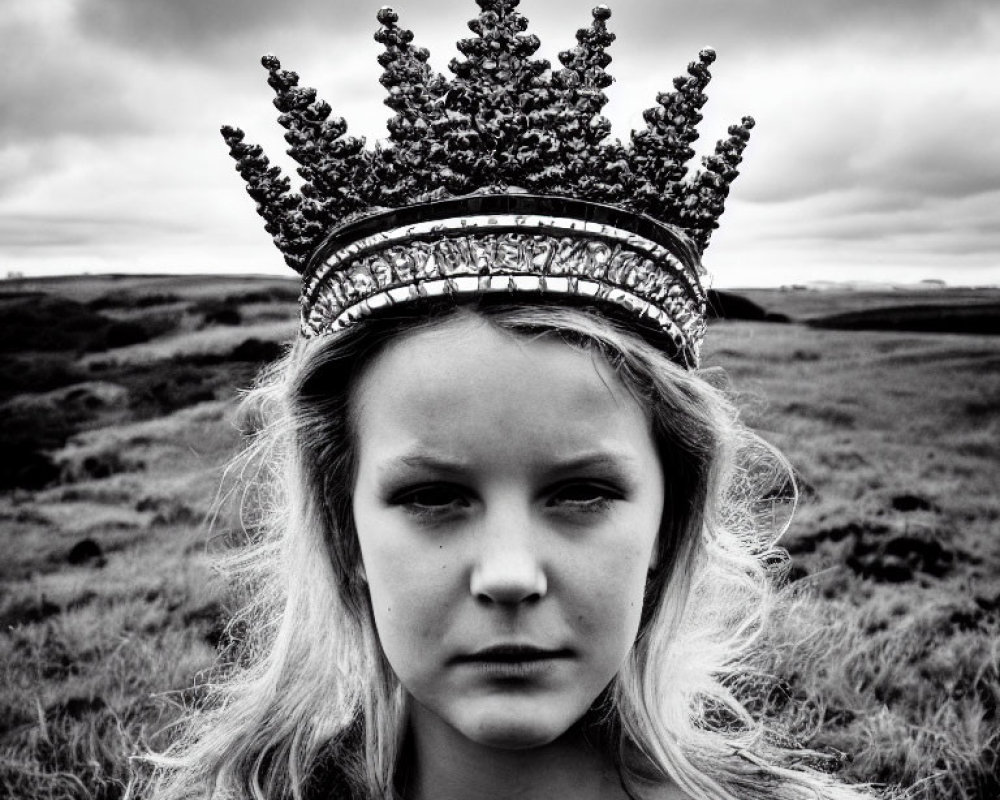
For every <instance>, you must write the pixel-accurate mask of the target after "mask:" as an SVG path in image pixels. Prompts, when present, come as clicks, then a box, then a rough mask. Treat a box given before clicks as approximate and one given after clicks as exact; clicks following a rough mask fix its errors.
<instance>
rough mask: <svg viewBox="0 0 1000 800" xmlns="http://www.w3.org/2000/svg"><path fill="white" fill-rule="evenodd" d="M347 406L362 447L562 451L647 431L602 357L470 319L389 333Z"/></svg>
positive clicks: (636, 407) (644, 420) (630, 398)
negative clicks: (350, 405)
mask: <svg viewBox="0 0 1000 800" xmlns="http://www.w3.org/2000/svg"><path fill="white" fill-rule="evenodd" d="M353 412H354V415H355V423H356V431H357V433H358V435H359V445H360V448H361V450H362V451H365V450H366V449H371V448H372V447H376V448H377V449H379V450H383V451H386V452H387V451H389V450H392V451H395V452H399V453H402V452H404V451H412V450H417V451H420V450H426V449H432V450H435V451H441V450H446V451H447V450H450V451H451V452H453V453H455V454H463V453H472V452H475V453H486V454H489V453H497V454H498V455H499V454H500V453H515V452H516V453H521V454H522V455H528V454H534V453H538V454H541V453H542V452H551V453H552V455H553V456H557V455H558V454H563V455H566V456H568V455H569V454H570V453H572V452H576V451H585V450H594V449H595V448H596V449H601V448H613V447H615V443H616V442H618V443H620V442H622V441H629V440H631V439H634V438H635V437H636V436H637V435H642V436H645V437H647V438H648V436H649V433H648V431H649V421H648V414H647V412H646V411H645V410H644V409H643V408H642V407H641V406H640V404H639V403H638V402H637V401H636V400H635V399H634V397H633V396H632V395H631V393H630V392H629V391H628V389H627V388H626V387H625V386H624V385H623V384H622V382H621V380H620V379H619V378H618V376H617V375H616V374H615V372H614V370H613V369H612V368H611V367H610V365H609V364H608V363H607V362H606V361H605V360H604V359H603V358H602V357H601V356H599V355H598V354H595V353H591V352H588V351H586V350H584V349H581V348H578V347H573V346H571V345H568V344H566V343H565V342H562V341H559V340H557V339H555V338H552V337H527V336H520V335H515V334H511V333H509V332H506V331H501V330H497V329H496V328H495V327H493V326H492V325H489V324H486V323H483V322H482V321H479V320H455V321H452V322H449V323H448V324H447V325H443V326H441V327H440V328H434V329H430V330H423V331H418V332H415V333H413V334H410V335H407V336H404V337H401V338H400V339H398V340H397V341H395V342H394V343H393V344H392V345H391V346H390V347H388V348H386V349H385V350H384V351H383V352H382V353H381V354H380V355H379V356H377V357H376V358H375V359H374V361H373V362H372V363H371V364H370V365H369V366H368V368H367V369H366V371H365V373H364V375H363V377H362V379H361V380H360V381H359V384H358V386H357V387H356V389H355V393H354V396H353ZM553 451H554V452H553Z"/></svg>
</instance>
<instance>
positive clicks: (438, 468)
mask: <svg viewBox="0 0 1000 800" xmlns="http://www.w3.org/2000/svg"><path fill="white" fill-rule="evenodd" d="M635 462H636V457H635V456H634V455H632V454H631V453H628V452H627V451H624V450H620V449H613V450H596V451H593V452H584V453H578V454H573V455H571V456H568V457H566V458H562V459H560V458H555V459H553V460H552V461H550V462H549V463H547V464H545V465H544V469H545V471H546V472H551V473H555V474H562V473H569V472H577V471H586V470H605V471H609V472H615V473H619V472H624V471H628V470H629V469H630V468H631V467H632V465H633V464H635ZM469 467H470V464H469V462H467V461H464V460H462V459H460V458H453V457H450V456H446V455H443V454H439V453H433V452H410V453H403V454H402V455H399V456H396V457H394V458H391V459H388V460H387V461H385V462H384V463H383V464H381V465H380V466H379V469H378V471H379V473H381V474H383V475H386V476H391V475H393V474H395V473H398V472H401V471H404V470H406V469H423V470H431V471H434V472H440V473H445V474H458V473H461V472H463V471H465V470H468V469H469Z"/></svg>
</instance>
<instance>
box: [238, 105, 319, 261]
mask: <svg viewBox="0 0 1000 800" xmlns="http://www.w3.org/2000/svg"><path fill="white" fill-rule="evenodd" d="M221 133H222V138H223V139H224V140H225V142H226V144H227V145H229V154H230V155H231V156H232V157H233V158H234V159H235V160H236V169H237V171H238V172H239V173H240V175H241V176H242V178H243V180H244V181H246V184H247V194H249V195H250V196H251V197H252V198H253V199H254V201H255V202H256V203H257V213H258V214H260V216H261V217H263V218H264V223H265V224H264V229H265V230H266V231H267V232H268V233H269V234H271V238H272V239H273V240H274V243H275V245H277V247H278V249H279V250H281V251H282V253H284V255H285V263H286V264H288V266H290V267H291V268H292V269H294V270H295V271H296V272H302V271H303V270H304V269H305V261H306V257H307V256H308V255H309V251H310V250H311V249H312V247H313V246H315V243H314V242H311V241H309V240H307V239H304V238H303V237H302V235H301V231H300V226H299V225H298V210H299V204H300V202H301V199H302V198H301V197H299V196H298V195H294V194H292V193H291V191H290V189H289V186H290V183H289V180H288V177H287V176H285V175H282V174H281V168H280V167H272V166H271V164H270V162H269V161H268V158H267V156H265V155H264V151H263V149H262V148H261V146H260V145H257V144H248V143H246V142H244V141H243V140H244V137H245V134H244V133H243V131H242V130H240V129H239V128H234V127H231V126H229V125H223V126H222V129H221Z"/></svg>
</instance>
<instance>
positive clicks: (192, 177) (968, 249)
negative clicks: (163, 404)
mask: <svg viewBox="0 0 1000 800" xmlns="http://www.w3.org/2000/svg"><path fill="white" fill-rule="evenodd" d="M590 5H591V3H590V2H589V1H588V2H586V3H583V2H579V0H550V1H549V2H547V3H545V4H544V6H543V4H542V3H541V2H540V1H539V0H524V2H522V3H521V6H520V10H521V11H522V12H523V13H524V14H525V15H526V16H528V18H529V19H530V20H531V22H532V26H531V30H532V32H534V33H537V34H538V35H539V36H540V37H541V39H542V51H541V52H540V54H539V55H541V56H543V57H546V58H549V59H550V60H552V61H553V62H556V61H557V56H558V52H559V51H560V50H561V49H564V48H566V47H568V46H571V45H572V44H573V42H574V32H575V29H576V28H577V27H580V26H582V25H585V24H587V22H588V21H589V10H590ZM611 5H612V9H613V11H614V15H613V17H612V19H611V21H610V23H609V24H610V27H611V28H612V30H614V31H615V33H617V34H618V40H617V42H616V43H615V45H614V46H613V48H612V51H611V53H612V56H613V57H614V62H613V64H612V66H611V71H612V73H613V74H614V75H615V76H616V78H617V81H616V83H615V84H614V85H613V86H612V87H611V88H610V89H609V91H608V94H609V97H610V98H611V102H610V103H609V105H608V108H607V109H606V113H607V114H608V116H609V117H610V118H611V120H612V124H613V134H614V135H615V136H618V137H621V138H626V137H627V136H628V134H629V131H630V130H631V129H632V128H633V127H635V126H638V125H642V116H641V114H642V110H643V108H645V107H648V106H649V105H651V104H652V103H653V102H654V101H655V97H656V93H657V92H658V91H661V90H664V89H668V88H669V87H670V81H671V78H672V77H673V76H674V75H677V74H682V73H683V71H684V68H685V65H686V64H687V62H688V61H689V60H691V59H692V58H693V57H694V56H695V55H696V53H697V51H698V49H699V48H700V47H702V46H704V45H706V44H711V45H712V46H714V47H715V48H716V49H717V50H718V51H719V60H718V62H717V63H716V65H715V66H714V67H713V75H714V79H713V82H712V84H711V85H710V87H709V92H708V93H709V97H710V101H709V104H708V106H707V107H706V114H705V120H704V122H703V124H702V126H701V130H702V139H701V140H700V141H699V143H698V145H697V146H698V148H699V152H701V153H704V152H707V151H708V150H710V149H711V147H712V144H713V143H714V140H715V139H716V138H717V137H718V136H720V135H724V134H725V129H726V126H727V125H728V124H729V123H731V122H733V121H736V120H738V119H739V117H740V116H741V115H743V114H745V113H752V114H753V115H754V116H755V117H756V118H757V120H758V127H757V129H756V130H755V131H754V135H753V138H752V140H751V143H750V146H749V148H748V150H747V152H746V159H745V161H744V164H743V167H742V168H741V172H742V175H741V177H740V179H739V180H738V181H737V183H736V184H735V186H734V190H733V194H732V196H731V200H730V203H729V207H728V209H727V212H726V215H725V216H724V217H723V220H722V229H721V230H720V231H719V232H718V233H717V234H716V236H715V237H714V239H713V243H712V246H711V248H710V249H709V250H708V252H707V254H706V266H707V267H708V268H709V270H710V271H711V272H713V273H714V274H715V275H716V284H717V285H737V284H741V283H742V284H767V283H781V282H802V281H806V280H817V279H837V278H852V277H872V278H879V279H881V278H884V279H887V280H910V279H912V280H916V279H922V278H928V277H936V278H943V279H945V280H951V281H954V282H968V281H971V282H991V283H998V282H1000V233H998V231H1000V219H998V217H1000V212H998V210H997V209H998V208H1000V137H998V136H996V130H997V129H998V127H1000V85H998V83H997V81H996V80H995V78H994V76H995V75H998V74H1000V6H998V4H997V3H996V2H994V0H950V1H948V2H946V1H945V0H874V1H872V0H840V1H839V2H837V3H831V2H828V0H801V1H800V2H796V3H788V2H786V0H755V1H754V2H742V1H739V0H701V2H697V3H688V4H684V5H683V7H682V5H681V4H674V3H670V4H668V3H660V2H653V0H642V1H641V2H638V1H636V0H621V1H620V2H618V3H613V4H611ZM396 9H397V11H399V13H400V17H401V24H403V25H405V26H406V27H410V28H412V29H414V31H415V33H416V36H417V40H418V42H419V43H420V44H424V45H426V46H427V47H429V48H430V49H431V54H432V56H431V63H432V64H433V65H434V66H435V67H436V68H438V69H440V70H442V71H445V70H446V68H447V63H448V61H449V60H450V59H451V57H452V56H453V55H455V52H456V51H455V47H454V42H455V40H456V39H457V38H459V37H462V36H465V35H467V33H468V31H467V28H466V22H467V20H468V19H469V18H470V17H472V16H473V15H474V13H475V12H476V10H477V9H476V6H475V4H474V3H472V2H471V1H470V2H459V1H458V0H430V2H423V1H421V2H416V0H413V1H412V2H401V3H398V4H397V5H396ZM376 11H377V4H375V3H373V4H370V5H368V4H364V3H357V2H351V3H342V2H331V0H322V1H321V0H309V1H308V2H292V3H289V4H284V5H281V4H278V3H274V2H273V1H272V0H173V1H172V2H162V0H75V2H66V1H65V0H33V2H32V3H22V4H18V5H16V6H15V4H5V5H4V6H3V7H0V36H2V38H3V41H4V42H5V48H6V55H7V57H8V60H9V63H10V64H12V65H13V69H10V68H9V69H8V70H6V73H5V75H4V77H3V78H2V79H0V81H2V82H0V103H2V106H3V108H4V109H5V113H4V114H3V115H0V253H2V254H3V259H4V261H3V265H4V269H5V270H6V271H22V272H28V273H35V274H37V273H39V272H48V271H72V270H74V269H80V268H81V266H80V265H81V264H84V265H86V268H87V269H114V270H118V271H126V270H128V269H131V268H133V267H134V268H140V266H141V268H143V269H147V270H149V269H153V270H174V269H176V270H179V271H190V270H191V269H204V270H212V269H227V270H233V269H239V270H244V271H274V272H281V271H282V270H283V269H284V267H283V265H282V261H281V258H280V256H279V255H278V254H277V252H276V251H274V250H273V248H271V246H270V244H269V240H268V237H267V235H266V233H264V231H263V230H262V227H261V224H260V222H259V220H258V218H257V217H256V215H255V214H254V212H253V205H252V203H251V201H250V200H249V198H247V197H246V195H245V193H244V192H243V189H242V185H241V182H240V180H239V178H238V176H237V175H236V174H235V172H234V171H233V166H232V163H231V161H229V159H228V157H227V155H226V152H225V147H224V146H223V144H222V142H221V140H220V138H219V135H218V126H219V124H220V123H222V122H226V123H231V124H238V125H240V126H241V127H243V128H244V129H246V130H247V132H248V136H249V138H250V139H252V140H253V141H259V142H260V143H261V144H263V145H264V147H265V148H266V149H267V151H268V153H269V154H270V155H271V156H272V158H274V159H275V160H276V161H277V162H278V163H280V164H282V166H284V167H285V168H286V170H288V171H289V172H291V169H290V166H291V165H290V164H289V163H288V160H287V158H286V157H285V156H284V155H283V152H282V151H283V149H284V147H285V145H284V143H283V141H282V139H281V131H280V129H279V128H278V126H277V125H276V123H275V116H276V112H275V110H274V109H273V107H272V106H271V104H270V96H271V95H270V90H269V89H268V88H267V86H266V80H265V79H266V73H265V72H264V70H263V69H262V68H261V67H260V66H259V63H258V59H259V56H260V55H261V54H262V53H264V52H275V53H277V54H278V55H279V56H281V58H282V62H283V63H284V64H285V66H287V67H289V68H292V69H295V70H297V71H298V72H300V73H301V75H302V79H303V82H304V83H306V84H309V85H314V86H316V87H317V88H318V89H319V90H320V95H321V96H322V97H324V98H325V99H327V100H328V101H330V102H331V104H332V105H333V106H334V109H335V112H336V113H337V114H342V115H344V116H345V117H346V118H347V119H348V122H349V124H350V126H351V130H352V132H353V133H356V134H362V135H365V136H366V137H367V138H368V140H369V144H371V143H372V141H373V140H374V139H376V138H379V137H383V136H384V135H385V128H384V121H385V119H386V117H387V116H388V113H389V112H388V110H387V109H386V108H385V107H384V106H382V105H381V103H380V100H381V92H382V90H381V87H380V86H379V85H378V82H377V80H378V75H379V67H378V65H377V63H376V60H375V59H376V56H377V54H378V47H377V45H376V44H375V43H374V42H373V41H372V33H373V31H374V29H375V28H376V27H377V25H376V23H375V20H374V15H375V12H376Z"/></svg>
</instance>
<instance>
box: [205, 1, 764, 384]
mask: <svg viewBox="0 0 1000 800" xmlns="http://www.w3.org/2000/svg"><path fill="white" fill-rule="evenodd" d="M477 2H478V4H479V6H480V8H481V12H480V14H479V16H478V17H477V18H476V19H474V20H472V21H471V22H470V23H469V27H470V29H471V30H472V32H473V33H474V34H475V36H474V37H473V38H469V39H463V40H461V41H460V42H459V43H458V49H459V50H460V51H461V53H462V54H463V55H464V56H465V58H464V59H458V58H456V59H453V60H452V62H451V64H450V68H451V71H452V72H453V73H454V76H455V77H454V78H453V79H452V80H450V81H449V80H446V79H445V78H444V77H442V76H441V75H439V74H437V73H435V72H433V71H432V70H431V69H430V67H429V66H428V65H427V59H428V52H427V50H426V49H424V48H420V47H415V46H413V44H412V41H413V34H412V33H411V32H410V31H408V30H406V29H404V28H400V27H398V25H397V24H396V23H397V21H398V16H397V15H396V13H395V12H394V11H393V10H392V9H391V8H382V9H381V10H379V12H378V20H379V22H380V23H381V24H382V28H381V30H379V31H378V32H377V33H376V34H375V39H376V41H378V42H379V43H381V44H383V45H384V47H385V51H384V52H383V53H382V54H380V56H379V63H380V64H381V65H382V67H383V68H384V72H383V74H382V77H381V83H382V85H383V86H385V87H386V89H387V90H388V93H389V96H388V98H387V99H386V101H385V102H386V104H387V105H388V106H389V107H390V108H391V109H392V110H393V111H394V112H395V115H394V116H393V117H392V118H391V119H390V120H389V121H388V130H389V140H390V141H389V144H388V145H387V146H380V145H379V144H376V146H375V148H374V149H373V150H366V149H365V143H364V140H363V139H359V138H356V137H353V136H348V135H346V131H347V125H346V123H345V122H344V120H343V119H341V118H339V117H332V116H331V115H330V114H331V109H330V106H329V105H328V104H327V103H326V102H324V101H322V100H318V99H317V98H316V90H315V89H310V88H307V87H304V86H300V85H299V78H298V75H297V74H296V73H294V72H290V71H287V70H283V69H282V68H281V64H280V63H279V62H278V59H277V58H275V57H274V56H270V55H268V56H264V58H263V59H262V63H263V65H264V66H265V67H266V68H267V70H268V83H269V84H270V86H271V87H272V88H273V89H274V91H275V93H276V95H277V96H276V98H275V100H274V105H275V106H276V107H277V108H278V110H279V111H280V112H281V116H280V117H279V118H278V121H279V122H280V124H281V125H282V126H283V127H284V128H285V129H286V133H285V140H286V141H287V142H288V143H289V145H290V148H289V150H288V154H289V155H290V156H291V157H292V158H293V159H294V160H295V161H296V162H297V163H298V164H299V167H298V173H299V175H300V176H301V178H302V179H303V183H302V187H301V190H300V192H299V193H298V194H295V193H293V192H292V191H291V187H290V181H289V179H288V178H287V177H286V176H284V175H282V173H281V170H280V168H279V167H276V166H272V165H271V164H270V162H269V161H268V159H267V157H266V156H265V155H264V153H263V151H262V149H261V148H260V147H259V146H258V145H252V144H247V143H246V142H244V134H243V131H241V130H239V129H238V128H232V127H229V126H224V127H223V128H222V134H223V137H224V138H225V140H226V143H227V144H228V145H229V148H230V154H231V155H232V156H233V158H235V159H236V161H237V169H238V171H239V172H240V174H241V175H242V176H243V178H244V180H245V181H246V183H247V191H248V192H249V194H250V196H251V197H252V198H253V199H254V200H255V201H256V202H257V211H258V213H259V214H260V215H261V216H262V217H263V218H264V220H265V221H266V225H265V227H266V229H267V231H268V233H270V234H271V235H272V236H273V238H274V242H275V244H276V245H277V247H278V249H279V250H281V252H282V253H283V254H284V256H285V261H286V262H287V263H288V264H289V266H291V267H292V268H293V269H295V270H296V271H298V272H300V273H302V274H303V294H302V331H303V334H304V335H306V336H313V335H318V334H321V333H323V332H326V331H330V330H337V329H339V328H342V327H344V326H346V325H349V324H351V322H353V321H355V320H357V319H359V318H361V317H363V316H366V315H368V314H372V313H377V312H378V310H379V309H382V308H386V307H390V306H393V305H395V304H397V303H405V302H415V301H419V300H420V299H421V298H425V297H440V296H448V295H450V296H465V295H472V296H476V295H483V294H486V293H491V292H512V293H525V294H532V295H554V296H557V297H562V298H569V297H572V298H580V299H582V300H583V301H585V302H591V303H594V304H598V305H603V306H605V307H608V308H611V309H614V310H616V311H618V312H624V313H625V314H626V315H628V318H629V319H630V320H631V321H632V322H634V323H638V324H639V325H640V326H641V328H642V329H643V330H645V331H646V332H647V333H648V332H650V331H653V332H655V333H656V334H659V335H665V339H664V343H665V344H666V345H667V346H668V347H669V348H670V349H671V350H673V351H674V352H673V355H674V357H675V358H676V359H677V360H679V361H681V362H682V363H686V364H689V365H694V364H696V363H697V359H698V350H699V347H700V342H701V338H702V336H703V334H704V328H705V321H704V318H705V293H704V289H703V287H702V285H701V281H700V276H701V275H702V274H703V273H702V269H701V264H700V256H701V253H702V252H703V251H704V250H705V248H706V247H707V245H708V241H709V237H710V236H711V233H712V230H713V229H714V228H716V227H718V218H719V216H720V215H721V214H722V212H723V207H724V203H725V199H726V196H727V195H728V193H729V186H730V184H731V183H732V181H733V179H734V178H735V177H736V176H737V175H738V174H739V173H738V172H737V166H738V165H739V163H740V161H741V157H742V152H743V149H744V147H745V146H746V143H747V140H748V138H749V130H750V128H752V127H753V124H754V122H753V119H751V118H750V117H744V118H743V120H742V123H741V124H740V125H733V126H731V127H730V128H729V132H728V133H729V136H728V138H726V139H723V140H721V141H719V142H718V144H717V145H716V147H715V152H714V154H713V155H710V156H707V157H705V158H703V159H702V168H701V169H700V170H698V171H697V172H696V173H694V174H693V175H691V174H689V173H688V168H687V166H686V165H687V162H688V161H689V160H690V159H691V158H692V157H693V155H694V151H693V149H692V148H691V144H692V143H693V142H694V141H695V140H696V139H697V138H698V133H697V130H696V126H697V124H698V123H699V122H700V121H701V114H700V109H701V107H702V105H703V104H704V103H705V100H706V97H705V94H704V89H705V87H706V85H707V84H708V81H709V78H710V75H709V71H708V67H709V65H710V64H711V63H712V62H713V61H714V60H715V53H714V52H713V51H712V50H708V49H706V50H702V51H701V52H700V53H699V56H698V60H697V61H695V62H693V63H691V64H689V65H688V75H686V76H682V77H679V78H676V79H675V80H674V90H673V91H672V92H664V93H661V94H660V95H659V96H658V97H657V105H656V106H654V107H652V108H649V109H647V110H646V112H645V113H644V115H643V116H644V119H645V121H646V128H645V129H643V130H640V131H635V132H633V133H632V137H631V143H630V144H629V145H627V146H625V145H622V143H621V142H620V141H618V140H613V141H606V139H607V137H608V133H609V131H610V123H609V122H608V120H607V119H606V118H605V117H604V116H602V115H601V113H600V112H601V109H602V108H603V107H604V105H605V103H606V102H607V97H606V96H605V94H604V92H603V91H602V90H603V89H604V88H606V87H607V86H608V85H610V84H611V82H612V80H613V79H612V77H611V76H610V75H609V74H608V73H607V72H606V71H605V68H606V67H607V66H608V64H609V63H610V62H611V57H610V56H609V55H608V54H607V52H606V48H607V47H608V46H609V45H610V44H611V42H612V41H614V38H615V36H614V34H612V33H609V32H608V30H607V27H606V22H607V19H608V18H609V17H610V16H611V12H610V10H609V9H608V8H607V7H606V6H603V5H601V6H598V7H597V8H595V9H594V10H593V21H592V22H591V24H590V27H588V28H583V29H581V30H579V31H578V32H577V35H576V38H577V46H576V47H574V48H572V49H571V50H567V51H565V52H563V53H560V55H559V60H560V62H561V63H562V65H563V68H562V69H559V70H552V71H550V69H549V63H548V62H547V61H544V60H539V59H534V58H532V55H533V54H534V53H535V51H536V50H537V49H538V47H539V41H538V38H537V37H536V36H533V35H529V34H525V33H524V31H525V29H526V28H527V20H526V19H525V18H524V16H522V15H521V14H520V13H518V12H517V11H516V10H515V9H516V7H517V5H518V3H519V0H477Z"/></svg>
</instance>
